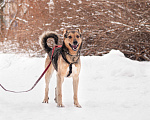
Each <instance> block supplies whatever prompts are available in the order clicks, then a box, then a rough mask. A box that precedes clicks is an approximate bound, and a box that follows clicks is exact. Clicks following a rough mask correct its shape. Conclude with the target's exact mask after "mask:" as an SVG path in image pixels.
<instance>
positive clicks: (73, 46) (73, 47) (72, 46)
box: [69, 43, 79, 51]
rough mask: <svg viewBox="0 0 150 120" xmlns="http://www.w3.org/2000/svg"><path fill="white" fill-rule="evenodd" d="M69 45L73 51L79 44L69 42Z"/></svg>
mask: <svg viewBox="0 0 150 120" xmlns="http://www.w3.org/2000/svg"><path fill="white" fill-rule="evenodd" d="M69 46H70V47H71V48H72V50H73V51H77V49H78V46H79V44H77V45H71V44H70V43H69Z"/></svg>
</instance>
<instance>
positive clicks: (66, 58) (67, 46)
mask: <svg viewBox="0 0 150 120" xmlns="http://www.w3.org/2000/svg"><path fill="white" fill-rule="evenodd" d="M63 37H64V40H63V45H62V47H60V48H56V49H55V50H54V53H53V58H52V64H51V65H50V67H49V69H48V71H47V72H46V74H45V82H46V88H45V98H44V101H43V103H48V99H49V98H48V91H49V82H50V78H51V76H52V73H53V71H54V70H56V71H57V87H56V88H55V101H56V103H57V106H58V107H64V105H63V104H62V83H63V81H64V77H72V78H73V90H74V105H75V106H76V107H81V106H80V104H79V102H78V96H77V93H78V83H79V73H80V68H81V62H80V50H81V46H82V39H81V31H80V29H78V30H64V33H63ZM48 38H54V40H55V44H57V43H58V35H57V34H56V33H55V32H51V31H47V32H44V33H43V34H42V35H41V36H40V41H39V42H40V45H41V47H42V48H43V49H44V50H45V51H46V52H47V53H48V56H47V58H46V61H45V67H47V65H48V64H49V62H50V58H51V55H52V48H50V47H49V46H48V45H47V39H48Z"/></svg>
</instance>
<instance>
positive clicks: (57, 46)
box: [0, 45, 61, 93]
mask: <svg viewBox="0 0 150 120" xmlns="http://www.w3.org/2000/svg"><path fill="white" fill-rule="evenodd" d="M59 47H61V45H56V46H54V47H53V50H52V55H51V60H50V63H49V64H48V66H47V67H46V68H45V70H44V72H43V73H42V74H41V76H40V77H39V78H38V80H37V81H36V82H35V83H34V85H33V86H32V87H31V88H30V89H29V90H26V91H12V90H7V89H6V88H5V87H4V86H3V85H1V84H0V87H1V88H2V89H3V90H5V91H7V92H12V93H24V92H29V91H31V90H33V88H34V87H35V86H36V85H37V84H38V82H39V81H40V80H41V78H42V77H43V76H44V74H45V73H46V71H47V70H48V68H49V67H50V65H51V63H52V58H53V54H54V50H55V48H59Z"/></svg>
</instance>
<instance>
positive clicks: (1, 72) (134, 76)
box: [0, 50, 150, 120]
mask: <svg viewBox="0 0 150 120" xmlns="http://www.w3.org/2000/svg"><path fill="white" fill-rule="evenodd" d="M81 61H82V69H81V73H80V83H79V102H80V104H81V105H82V108H76V107H74V105H73V88H72V79H71V78H66V79H65V81H64V83H63V103H64V105H65V107H64V108H58V107H56V103H55V102H54V100H53V99H54V95H55V93H54V88H55V86H56V73H54V75H53V76H52V79H51V83H50V92H49V97H50V100H49V104H43V103H42V101H43V98H44V88H45V84H44V78H42V80H41V81H40V82H39V84H38V85H37V86H36V87H35V89H34V90H33V91H31V92H28V93H21V94H15V93H9V92H5V91H3V90H2V89H1V88H0V120H59V119H61V120H150V62H138V61H132V60H130V59H128V58H125V57H124V55H123V54H122V53H121V52H120V51H116V50H112V51H111V52H110V53H109V54H107V55H104V56H92V57H90V56H86V57H81ZM43 70H44V58H28V57H23V56H20V55H14V54H0V84H2V85H4V86H5V87H6V88H7V89H11V90H15V91H20V90H26V89H29V88H30V87H31V86H32V85H33V84H34V82H35V81H36V79H37V78H38V77H39V76H40V74H41V73H42V72H43Z"/></svg>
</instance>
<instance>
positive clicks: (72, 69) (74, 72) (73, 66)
mask: <svg viewBox="0 0 150 120" xmlns="http://www.w3.org/2000/svg"><path fill="white" fill-rule="evenodd" d="M70 71H71V73H70V75H69V76H68V77H72V76H73V75H74V74H76V73H77V67H76V66H75V65H74V64H72V67H71V68H70V66H69V67H68V68H67V75H68V74H69V72H70Z"/></svg>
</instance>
